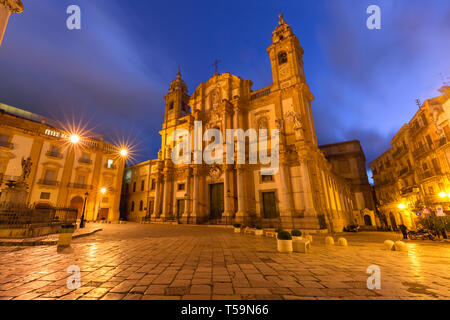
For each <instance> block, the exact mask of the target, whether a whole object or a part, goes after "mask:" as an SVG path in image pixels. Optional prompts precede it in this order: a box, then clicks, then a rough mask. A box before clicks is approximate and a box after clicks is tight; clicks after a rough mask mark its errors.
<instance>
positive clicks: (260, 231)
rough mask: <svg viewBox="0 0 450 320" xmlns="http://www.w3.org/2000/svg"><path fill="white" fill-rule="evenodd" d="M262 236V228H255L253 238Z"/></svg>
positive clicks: (258, 226)
mask: <svg viewBox="0 0 450 320" xmlns="http://www.w3.org/2000/svg"><path fill="white" fill-rule="evenodd" d="M262 235H263V228H262V226H260V225H257V226H256V230H255V236H262Z"/></svg>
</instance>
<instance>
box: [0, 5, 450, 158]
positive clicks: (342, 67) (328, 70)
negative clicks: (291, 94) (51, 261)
mask: <svg viewBox="0 0 450 320" xmlns="http://www.w3.org/2000/svg"><path fill="white" fill-rule="evenodd" d="M23 2H24V5H25V11H24V13H23V14H20V15H14V16H12V17H11V19H10V22H9V24H8V28H7V30H6V35H5V38H4V41H3V44H2V46H1V47H0V102H2V103H5V104H9V105H13V106H16V107H19V108H23V109H26V110H29V111H32V112H35V113H39V114H42V115H44V116H48V117H52V118H56V119H59V120H64V119H66V118H67V117H72V116H75V118H77V119H83V121H88V123H89V126H90V127H91V128H94V130H95V131H96V132H99V133H101V134H103V135H104V136H105V138H107V140H110V141H114V140H115V139H117V138H118V137H123V136H126V137H129V138H131V139H134V140H135V141H136V142H137V143H138V149H139V155H138V157H137V160H146V159H149V158H154V157H156V155H157V152H158V149H159V147H160V137H159V134H158V131H159V130H160V129H161V123H162V120H163V101H164V100H163V95H164V94H165V93H166V92H167V90H168V87H169V83H170V81H171V80H173V79H174V78H175V75H176V70H177V67H178V65H180V66H181V71H182V75H183V79H184V80H185V81H186V83H187V85H188V88H189V92H190V93H192V91H193V90H194V89H195V88H196V87H197V85H198V84H199V83H201V82H204V81H206V80H208V79H209V77H211V76H212V74H213V72H214V68H213V67H212V66H211V64H212V62H213V61H214V60H215V59H220V60H222V61H223V62H222V63H221V64H220V66H219V72H230V73H232V74H235V75H237V76H240V77H242V78H244V79H251V80H252V81H253V83H254V85H253V89H254V90H257V89H259V88H262V87H264V86H267V85H269V84H270V83H271V71H270V63H269V57H268V55H267V53H266V49H267V47H268V46H269V45H270V40H271V34H272V31H273V29H274V28H275V26H276V25H277V22H278V13H280V12H282V13H283V14H284V17H285V20H286V22H287V23H289V24H290V25H291V27H292V29H293V31H294V32H295V34H296V35H297V37H298V38H299V40H300V44H301V46H302V47H303V49H304V50H305V54H304V62H305V72H306V77H307V82H308V84H309V86H310V88H311V91H312V93H313V94H314V96H315V98H316V100H315V101H313V104H312V108H313V113H314V120H315V125H316V131H317V136H318V139H319V143H320V144H328V143H333V142H339V141H343V140H352V139H359V140H360V141H361V143H362V146H363V149H364V151H365V153H366V157H367V160H369V161H371V160H373V159H374V158H376V157H377V156H379V155H380V154H381V153H382V152H383V151H384V150H385V149H386V148H388V146H389V142H390V140H391V138H392V137H393V135H394V133H395V132H396V131H397V130H398V129H399V128H400V127H401V126H402V124H403V123H405V122H407V121H408V120H409V119H410V118H411V117H412V116H413V115H414V113H415V112H416V110H417V106H416V104H415V101H414V100H415V99H417V98H419V99H421V100H422V101H423V100H425V99H427V98H430V97H434V96H437V95H438V92H437V89H438V88H439V87H440V86H441V85H442V83H443V81H444V79H445V77H448V76H449V75H450V59H449V57H450V41H449V38H450V37H449V36H450V3H449V1H448V0H431V1H423V0H417V1H416V0H396V1H392V0H389V1H378V0H370V1H365V0H324V1H322V0H314V1H312V0H295V1H262V0H258V1H242V0H240V1H234V0H228V1H142V0H126V1H125V0H95V1H94V0H70V1H66V0H58V1H55V0H39V1H35V0H23ZM70 4H77V5H79V6H80V7H81V11H82V12H81V13H82V30H79V31H77V30H75V31H69V30H68V29H67V28H66V19H67V17H68V15H67V14H66V8H67V7H68V5H70ZM371 4H377V5H379V6H380V7H381V14H382V20H381V27H382V28H381V30H368V29H367V27H366V19H367V17H368V14H366V8H367V7H368V6H369V5H371Z"/></svg>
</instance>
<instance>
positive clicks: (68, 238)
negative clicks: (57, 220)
mask: <svg viewBox="0 0 450 320" xmlns="http://www.w3.org/2000/svg"><path fill="white" fill-rule="evenodd" d="M74 232H75V225H74V224H63V225H61V229H60V230H59V237H58V243H57V246H58V248H66V247H70V243H71V242H72V234H73V233H74Z"/></svg>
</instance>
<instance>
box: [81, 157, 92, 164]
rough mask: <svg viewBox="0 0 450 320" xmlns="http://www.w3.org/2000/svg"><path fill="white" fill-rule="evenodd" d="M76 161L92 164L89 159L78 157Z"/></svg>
mask: <svg viewBox="0 0 450 320" xmlns="http://www.w3.org/2000/svg"><path fill="white" fill-rule="evenodd" d="M78 161H79V162H81V163H86V164H92V160H91V159H85V158H80V159H78Z"/></svg>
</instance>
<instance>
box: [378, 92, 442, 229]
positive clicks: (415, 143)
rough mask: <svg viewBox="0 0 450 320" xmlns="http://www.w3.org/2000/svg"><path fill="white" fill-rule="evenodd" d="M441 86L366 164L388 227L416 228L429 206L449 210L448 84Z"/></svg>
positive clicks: (438, 210)
mask: <svg viewBox="0 0 450 320" xmlns="http://www.w3.org/2000/svg"><path fill="white" fill-rule="evenodd" d="M440 92H441V95H439V96H437V97H435V98H432V99H428V100H426V101H425V102H424V103H423V104H422V105H421V106H420V108H419V110H418V111H417V112H416V114H415V115H414V117H413V118H412V119H411V121H410V122H409V123H407V124H405V125H403V126H402V128H401V129H400V130H399V131H398V132H397V133H396V135H395V136H394V138H393V139H392V141H391V145H392V147H391V148H390V149H388V150H387V151H386V152H384V153H383V154H382V155H381V156H380V157H378V158H377V159H375V160H374V161H373V162H372V163H371V164H370V167H371V169H372V173H373V179H374V185H375V192H376V198H377V201H378V207H379V210H380V211H381V213H382V214H383V215H384V216H385V218H386V223H387V224H388V225H390V226H391V228H392V229H397V228H398V226H399V225H400V224H404V225H406V226H407V227H409V228H415V227H416V222H417V219H420V217H422V216H423V215H426V214H428V212H430V214H437V213H446V214H448V213H450V194H449V193H450V180H449V175H450V164H449V157H450V87H448V86H444V87H442V88H441V89H440ZM424 209H425V210H424ZM418 212H420V213H418Z"/></svg>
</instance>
